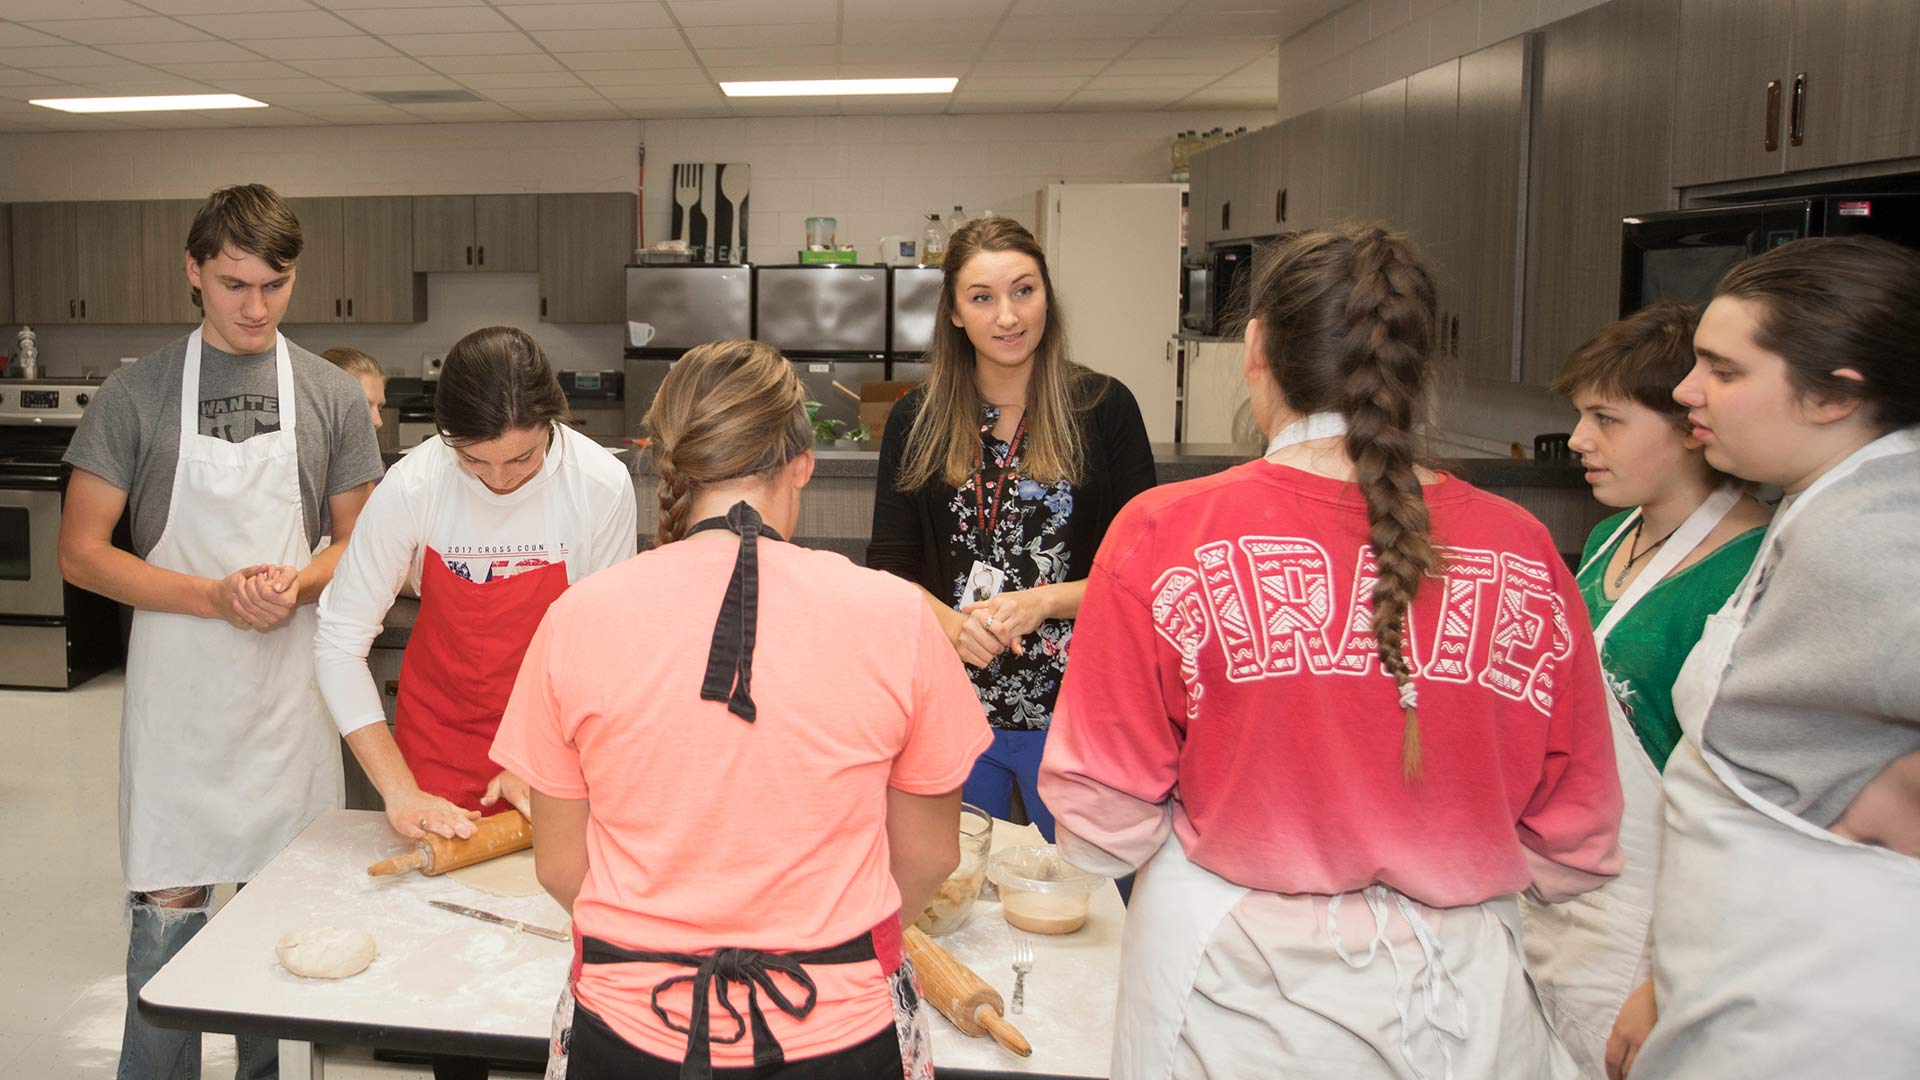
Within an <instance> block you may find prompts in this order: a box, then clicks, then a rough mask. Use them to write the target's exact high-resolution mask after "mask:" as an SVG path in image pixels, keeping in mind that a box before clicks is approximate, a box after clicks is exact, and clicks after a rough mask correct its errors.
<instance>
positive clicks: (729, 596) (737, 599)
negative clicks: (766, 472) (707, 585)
mask: <svg viewBox="0 0 1920 1080" xmlns="http://www.w3.org/2000/svg"><path fill="white" fill-rule="evenodd" d="M710 529H727V530H729V531H731V532H736V533H739V534H740V553H739V554H738V555H737V556H735V557H734V561H733V574H732V576H731V577H729V578H728V579H727V593H726V596H725V598H724V599H722V600H721V602H720V618H719V619H717V620H716V621H715V622H714V624H713V644H712V645H711V646H709V648H708V651H707V674H706V678H705V679H704V680H702V681H701V683H700V699H701V700H702V701H724V702H726V703H727V711H728V712H730V713H732V714H733V715H735V716H737V717H739V718H740V719H742V720H745V721H746V722H748V723H752V722H753V720H754V717H755V715H756V714H757V712H758V710H757V709H756V708H755V707H754V704H753V644H754V637H755V634H756V632H757V631H758V628H759V622H760V559H759V545H758V543H756V540H757V538H758V537H761V536H766V537H770V538H772V539H774V540H780V539H784V538H783V537H782V536H781V535H780V534H779V533H778V532H775V531H774V530H773V529H772V528H771V527H769V526H768V525H767V524H766V523H765V522H764V521H762V520H761V518H760V513H759V511H757V510H755V509H754V508H753V507H752V506H750V505H748V504H747V503H746V502H745V501H741V502H737V503H734V504H733V507H732V508H731V509H729V510H728V511H727V516H725V517H715V518H707V519H706V520H704V521H701V522H698V523H696V524H695V525H694V526H693V527H692V528H690V529H688V530H687V535H688V536H692V535H693V534H694V533H698V532H706V531H707V530H710Z"/></svg>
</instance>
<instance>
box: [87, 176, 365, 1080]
mask: <svg viewBox="0 0 1920 1080" xmlns="http://www.w3.org/2000/svg"><path fill="white" fill-rule="evenodd" d="M301 246H302V241H301V235H300V224H299V222H298V221H297V220H295V218H294V216H293V212H292V211H291V210H290V209H288V207H287V204H286V203H285V201H283V200H282V199H281V198H280V196H279V195H277V194H276V193H274V192H273V191H272V190H271V189H269V188H266V187H263V186H261V185H258V184H251V185H245V186H241V187H231V188H223V189H221V190H219V191H216V192H214V193H213V194H212V196H210V197H209V198H208V200H207V202H206V204H205V205H204V206H202V207H201V208H200V212H199V213H198V214H197V215H196V216H195V217H194V221H193V226H192V229H191V230H190V231H189V233H188V235H187V237H186V244H185V268H186V274H187V280H188V282H189V283H190V284H191V285H192V287H193V288H194V290H195V294H196V298H197V299H199V300H200V301H201V306H202V308H203V310H204V312H205V319H204V321H203V322H202V323H201V325H200V327H199V328H198V329H197V330H195V331H194V332H193V333H192V334H189V335H188V336H187V337H185V338H182V339H180V340H178V341H175V342H172V343H170V344H168V345H165V346H163V347H161V348H160V349H157V350H155V351H154V352H152V353H150V354H148V355H147V356H145V357H143V358H141V360H140V361H139V362H138V363H136V364H134V365H133V366H132V367H129V368H126V369H124V370H122V371H119V372H116V373H115V374H114V375H113V376H112V377H111V378H109V379H108V380H107V381H106V383H105V385H103V386H102V387H101V388H100V390H99V392H98V393H97V394H96V395H94V401H93V403H92V405H91V406H89V408H88V409H87V412H86V415H85V417H84V418H83V419H82V421H81V424H80V427H79V429H78V430H77V431H76V432H75V433H74V438H73V442H72V444H71V445H70V446H69V448H68V450H67V454H66V460H67V461H68V462H69V463H71V464H72V465H73V467H74V472H73V477H72V480H71V482H70V484H69V486H68V489H67V497H66V507H65V514H64V518H63V520H62V524H61V533H60V567H61V572H62V573H63V574H64V575H65V576H66V578H67V580H69V581H71V582H73V583H74V584H75V585H78V586H80V587H82V588H85V589H90V590H92V591H94V592H97V593H101V594H103V595H105V596H108V597H111V598H113V599H115V600H118V601H120V602H121V603H124V604H128V605H130V606H132V607H133V608H134V609H135V614H134V623H133V638H132V641H131V643H130V645H129V649H128V658H127V688H126V701H125V704H124V710H123V717H122V723H121V770H120V772H121V775H120V849H121V862H122V868H123V873H124V877H125V881H126V888H127V891H128V893H129V894H130V904H129V906H130V908H131V913H132V928H131V943H130V945H129V948H128V951H127V1013H126V1027H125V1033H124V1035H123V1037H122V1042H121V1060H120V1074H121V1075H123V1076H140V1077H154V1078H160V1077H191V1076H194V1075H197V1074H198V1070H199V1057H200V1037H199V1034H198V1033H196V1032H185V1031H172V1030H165V1029H160V1028H156V1027H154V1026H152V1025H151V1024H148V1023H146V1022H145V1021H144V1020H143V1019H142V1018H141V1017H140V1016H139V1015H138V1012H137V1009H136V1003H137V1001H138V998H139V993H140V989H141V987H143V986H145V985H146V982H147V980H148V979H150V978H151V977H152V976H153V974H154V973H155V972H157V971H159V969H160V967H161V966H162V965H164V964H165V963H166V962H167V960H168V959H170V958H171V957H172V956H173V955H174V954H176V953H177V952H179V950H180V948H181V947H182V946H184V945H185V944H186V943H187V941H188V940H189V939H191V938H192V937H193V935H194V934H195V933H197V932H198V930H199V928H200V927H201V926H203V925H205V922H206V919H207V907H208V901H209V899H210V898H211V892H212V886H213V885H215V884H218V883H220V882H226V881H237V882H245V881H246V880H247V879H249V878H251V877H252V876H253V875H254V874H255V873H257V872H258V871H259V869H260V867H261V865H262V864H263V863H264V862H265V861H266V859H267V858H269V857H270V856H271V854H272V853H273V852H274V851H276V850H278V849H279V848H280V847H282V846H284V845H285V844H286V843H287V842H288V841H289V840H291V839H292V838H293V836H294V835H296V834H298V832H299V831H300V830H301V829H303V828H305V827H306V825H307V823H308V822H309V821H311V820H312V819H313V817H314V816H316V815H317V814H319V813H322V812H324V811H326V810H327V809H329V808H335V807H338V806H339V805H340V799H341V786H340V755H339V744H338V738H337V736H336V734H335V732H334V728H333V724H332V721H331V720H330V719H329V717H328V715H327V712H326V707H325V705H324V703H322V702H321V701H320V699H319V695H318V694H317V692H316V691H315V690H314V687H313V679H312V671H313V630H314V625H315V622H314V615H313V612H314V609H313V607H312V606H311V605H312V604H313V603H314V602H315V601H316V600H318V599H319V596H320V592H321V590H322V589H324V588H326V585H327V583H328V582H329V581H330V580H331V579H332V576H333V568H334V565H335V564H336V563H337V562H338V561H339V558H340V553H341V551H342V550H343V549H344V548H345V546H346V542H347V539H348V537H349V536H350V535H351V534H352V532H353V525H354V520H355V519H356V518H357V517H358V516H359V514H360V508H361V507H362V506H363V505H364V504H365V503H366V500H367V496H368V495H370V494H371V493H372V491H373V485H374V482H375V481H376V480H378V479H379V477H380V471H381V468H380V452H379V448H378V446H377V444H376V443H375V441H374V434H373V424H372V422H371V420H370V419H369V418H368V415H367V408H366V405H365V403H364V402H363V400H362V398H361V392H360V387H359V384H358V383H357V382H355V381H354V379H353V378H352V377H351V376H349V375H347V374H345V373H344V372H342V371H340V370H339V369H337V368H335V367H334V366H333V365H332V364H329V363H327V362H326V361H325V360H322V359H321V358H319V357H317V356H315V355H313V354H312V353H310V352H308V351H307V350H305V349H302V348H299V347H297V346H294V345H292V344H289V343H286V342H285V340H284V339H283V338H281V337H280V335H279V324H280V320H281V318H282V317H283V316H284V315H285V314H286V310H287V304H288V301H289V300H290V299H291V298H292V295H293V287H294V276H295V272H294V262H295V260H296V259H297V258H298V257H299V255H300V249H301ZM189 372H192V373H193V378H192V381H191V382H188V373H189ZM289 392H290V394H291V400H288V396H287V395H288V394H289ZM183 395H192V396H191V397H189V398H186V401H187V402H188V403H189V408H188V409H186V410H184V411H183V409H182V399H183ZM289 425H290V426H291V428H292V430H291V431H288V427H289ZM123 513H125V514H128V515H129V516H130V522H129V523H130V525H131V527H132V533H133V546H134V551H133V553H131V554H130V553H128V552H126V551H122V550H120V549H118V548H115V547H114V546H113V542H112V535H113V530H114V526H115V525H116V524H117V523H118V522H119V520H120V517H121V515H122V514H123ZM323 518H325V519H329V520H330V521H331V527H332V534H333V544H332V546H331V547H329V548H327V549H326V550H324V551H322V552H320V553H319V554H317V555H316V554H314V553H313V547H314V544H315V543H316V542H317V541H318V540H319V537H320V528H321V522H322V520H323ZM238 1042H239V1062H240V1065H239V1072H240V1075H241V1076H242V1077H250V1076H272V1075H275V1074H276V1073H277V1068H278V1067H277V1062H276V1058H277V1053H276V1047H275V1044H274V1043H273V1041H272V1040H269V1039H263V1038H260V1037H258V1036H240V1037H239V1040H238Z"/></svg>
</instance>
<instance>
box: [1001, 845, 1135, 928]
mask: <svg viewBox="0 0 1920 1080" xmlns="http://www.w3.org/2000/svg"><path fill="white" fill-rule="evenodd" d="M987 876H988V877H990V878H992V879H993V883H994V884H995V885H997V886H999V888H1000V911H1001V913H1002V914H1003V915H1005V916H1006V919H1007V922H1008V923H1009V924H1011V925H1013V926H1015V927H1017V928H1019V929H1021V930H1025V931H1027V932H1028V933H1030V934H1071V933H1073V932H1074V931H1075V930H1078V929H1080V927H1081V926H1083V925H1084V924H1085V923H1086V921H1087V907H1088V905H1089V904H1090V903H1091V902H1092V900H1093V890H1094V889H1096V888H1099V886H1100V884H1101V883H1102V882H1104V881H1106V880H1107V879H1106V878H1103V877H1100V876H1098V875H1095V874H1089V873H1087V872H1086V871H1085V870H1082V869H1080V868H1079V867H1077V866H1074V865H1073V864H1072V863H1069V862H1067V861H1066V860H1065V859H1063V858H1061V857H1060V850H1059V849H1058V848H1056V847H1054V845H1052V844H1041V845H1039V846H1036V847H1016V848H1006V849H1004V850H1001V851H997V852H994V855H993V858H991V859H989V860H988V861H987Z"/></svg>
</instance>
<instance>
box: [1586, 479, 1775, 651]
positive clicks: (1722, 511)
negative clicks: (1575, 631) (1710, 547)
mask: <svg viewBox="0 0 1920 1080" xmlns="http://www.w3.org/2000/svg"><path fill="white" fill-rule="evenodd" d="M1740 493H1741V486H1740V484H1739V482H1738V481H1733V480H1729V481H1727V482H1726V483H1724V484H1721V485H1720V486H1719V487H1717V488H1715V489H1714V490H1713V493H1712V494H1710V495H1708V496H1707V497H1706V498H1705V499H1704V500H1702V501H1701V503H1700V505H1699V506H1696V507H1694V508H1693V513H1691V514H1688V515H1687V520H1685V521H1683V522H1681V523H1680V527H1679V528H1678V529H1675V530H1674V531H1673V535H1672V536H1669V537H1668V538H1667V543H1666V545H1665V546H1663V547H1662V548H1661V549H1660V553H1659V554H1658V555H1655V556H1654V557H1653V560H1652V561H1651V562H1649V563H1647V568H1646V569H1645V570H1642V571H1640V576H1639V577H1637V578H1634V579H1633V584H1632V585H1629V586H1627V591H1626V592H1624V593H1621V594H1620V599H1618V600H1615V601H1614V602H1613V607H1612V609H1610V610H1609V611H1608V612H1607V617H1606V618H1604V619H1601V620H1600V625H1599V626H1596V627H1594V628H1593V639H1594V645H1595V647H1596V648H1597V647H1599V646H1602V645H1605V644H1606V641H1607V635H1608V634H1609V633H1611V632H1612V630H1613V628H1614V627H1615V626H1617V625H1619V623H1620V620H1621V619H1624V618H1626V615H1627V612H1629V611H1632V610H1633V606H1634V605H1635V604H1638V603H1639V602H1640V601H1641V600H1644V599H1645V598H1646V596H1647V594H1648V593H1650V592H1652V591H1653V588H1654V586H1656V585H1658V584H1660V582H1662V581H1664V580H1665V579H1666V576H1667V575H1668V574H1671V573H1672V572H1673V570H1674V568H1675V567H1677V566H1679V565H1680V564H1681V562H1683V561H1685V559H1686V557H1687V556H1689V555H1691V554H1693V551H1694V549H1695V548H1697V547H1699V546H1700V545H1701V544H1702V543H1704V542H1705V541H1706V539H1707V536H1708V534H1710V533H1712V532H1713V530H1714V527H1715V526H1717V525H1719V524H1720V522H1721V521H1722V520H1723V519H1725V518H1726V516H1727V515H1728V514H1730V513H1732V512H1733V508H1734V507H1735V506H1736V505H1738V504H1739V502H1740ZM1639 517H1640V511H1638V510H1635V511H1634V512H1633V513H1632V514H1630V515H1628V517H1627V521H1626V523H1625V524H1623V525H1621V526H1620V528H1619V530H1618V531H1616V532H1615V533H1614V534H1613V538H1612V539H1610V540H1608V541H1607V543H1606V545H1605V546H1603V547H1602V548H1601V549H1600V551H1598V552H1596V553H1595V554H1594V556H1593V558H1592V559H1589V560H1587V565H1588V566H1592V565H1593V563H1594V561H1595V560H1597V559H1600V558H1602V557H1604V556H1606V555H1608V554H1611V553H1612V551H1613V546H1614V544H1615V543H1617V542H1618V541H1619V539H1620V534H1621V533H1623V532H1625V531H1626V530H1627V526H1628V525H1632V524H1633V523H1634V521H1635V520H1637V519H1638V518H1639ZM1581 569H1582V570H1583V571H1584V570H1585V567H1582V568H1581Z"/></svg>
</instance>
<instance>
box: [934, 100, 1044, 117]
mask: <svg viewBox="0 0 1920 1080" xmlns="http://www.w3.org/2000/svg"><path fill="white" fill-rule="evenodd" d="M1060 104H1061V103H1060V102H1058V101H1033V100H1031V99H1029V98H1001V97H984V98H983V97H967V98H963V97H960V96H958V95H955V97H954V99H953V101H952V102H951V103H950V104H949V105H948V106H947V111H948V112H950V113H965V114H969V115H973V116H992V115H994V114H997V113H1035V112H1058V111H1060Z"/></svg>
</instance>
